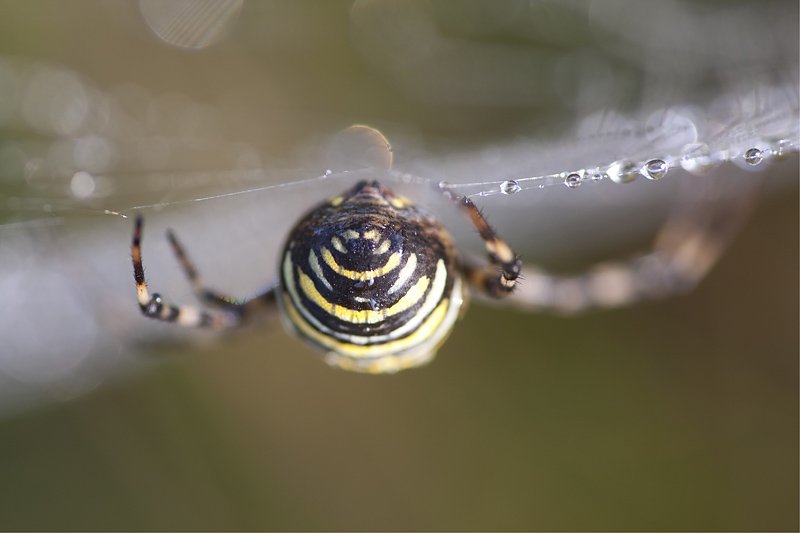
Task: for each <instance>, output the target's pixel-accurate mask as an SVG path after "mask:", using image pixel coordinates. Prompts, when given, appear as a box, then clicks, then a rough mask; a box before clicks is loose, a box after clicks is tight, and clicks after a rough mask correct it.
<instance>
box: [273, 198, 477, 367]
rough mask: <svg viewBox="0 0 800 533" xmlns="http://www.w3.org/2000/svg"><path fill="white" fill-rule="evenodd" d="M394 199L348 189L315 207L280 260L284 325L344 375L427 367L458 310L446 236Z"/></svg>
mask: <svg viewBox="0 0 800 533" xmlns="http://www.w3.org/2000/svg"><path fill="white" fill-rule="evenodd" d="M392 198H393V197H389V198H387V197H386V196H385V195H384V190H383V189H376V190H374V191H370V190H369V189H368V190H367V191H366V192H364V191H362V190H356V192H355V193H353V194H352V195H351V196H349V197H347V198H337V199H334V200H333V201H332V202H331V203H328V204H324V205H323V206H320V207H319V208H317V209H315V210H314V211H312V212H311V213H310V214H309V215H308V216H307V217H306V218H304V219H303V220H301V221H300V223H299V224H298V225H297V226H296V227H295V229H294V230H293V231H292V233H291V235H290V237H289V241H288V243H287V244H286V247H285V249H284V252H283V255H282V259H281V288H282V296H281V298H280V300H281V302H282V306H283V310H284V315H285V318H286V320H287V322H288V323H289V324H291V326H292V327H293V328H294V329H295V330H296V331H297V332H298V333H299V334H300V335H301V336H302V337H304V338H305V339H307V340H308V341H310V342H312V343H313V344H315V345H316V346H318V347H320V348H322V349H324V350H325V351H327V352H328V356H327V358H326V360H327V361H328V362H329V363H331V364H334V365H337V366H340V367H342V368H345V369H348V370H357V371H363V372H393V371H397V370H400V369H403V368H407V367H411V366H417V365H419V364H422V363H424V362H426V361H428V360H430V358H431V357H433V355H434V354H435V352H436V349H437V348H438V346H439V345H440V344H441V343H442V342H443V341H444V339H445V338H446V336H447V334H448V333H449V331H450V329H451V327H452V325H453V322H454V321H455V319H456V317H457V316H458V311H459V307H460V305H461V303H462V293H461V291H462V288H461V277H460V274H459V273H458V271H457V270H456V268H455V262H456V258H455V257H454V252H453V247H452V244H451V242H450V237H449V235H447V233H446V232H445V231H444V230H443V229H442V228H441V227H440V226H439V225H438V224H435V223H434V222H433V221H432V220H431V219H430V218H428V217H425V216H422V215H421V214H420V213H418V212H417V211H416V209H414V208H413V207H410V206H408V205H407V203H405V202H400V203H398V202H394V201H392ZM387 200H388V201H387Z"/></svg>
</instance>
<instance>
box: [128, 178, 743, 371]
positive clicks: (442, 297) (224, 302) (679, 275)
mask: <svg viewBox="0 0 800 533" xmlns="http://www.w3.org/2000/svg"><path fill="white" fill-rule="evenodd" d="M444 194H445V195H446V196H447V197H448V199H449V200H450V201H452V202H453V203H454V204H455V205H457V206H458V208H460V209H461V210H462V211H464V212H465V213H466V215H467V216H468V218H469V220H470V221H471V223H472V225H473V226H474V227H475V228H476V229H477V231H478V234H479V235H480V237H481V239H482V240H483V242H484V245H485V248H486V253H487V256H488V264H478V263H477V262H475V261H473V260H469V259H468V258H466V257H464V256H463V255H462V254H460V253H459V252H458V250H457V248H456V246H455V244H454V241H453V238H452V237H451V236H450V234H449V233H448V232H447V230H445V228H444V227H443V226H442V225H441V224H440V223H439V222H437V220H436V219H435V218H434V217H433V216H431V215H430V214H429V213H427V212H426V211H425V210H424V209H422V208H420V207H417V206H415V205H414V204H412V203H411V202H410V201H409V200H408V199H406V198H404V197H402V196H399V195H395V194H394V193H393V192H392V191H391V190H390V189H388V188H387V187H385V186H383V185H381V184H380V183H378V182H377V181H362V182H359V183H358V184H356V185H355V186H354V187H352V188H350V189H349V190H347V191H345V192H344V193H343V194H341V195H338V196H334V197H333V198H330V199H328V200H327V201H325V202H323V203H321V204H319V205H317V206H316V207H314V208H313V209H311V210H310V211H309V212H308V213H306V214H305V215H304V216H303V217H302V218H300V220H299V221H298V222H297V224H296V225H295V226H294V227H293V229H292V230H291V231H290V233H289V236H288V238H287V240H286V244H285V245H284V247H283V251H282V252H281V255H280V258H281V259H280V268H279V271H280V279H279V282H278V284H277V285H275V286H273V287H272V288H270V289H268V290H266V291H264V292H263V293H261V294H258V295H257V296H255V297H253V298H251V299H249V300H246V301H243V302H237V301H236V300H234V299H233V298H231V297H229V296H226V295H223V294H220V293H217V292H216V291H213V290H211V289H209V288H207V287H206V286H205V285H204V283H203V282H202V281H201V279H200V277H199V275H198V273H197V270H196V269H195V267H194V265H193V263H192V262H191V261H190V260H189V258H188V256H187V254H186V252H185V251H184V248H183V246H182V245H181V244H180V242H179V241H178V239H177V238H176V237H175V235H174V233H173V232H172V231H168V232H167V237H168V240H169V242H170V244H171V247H172V249H173V251H174V253H175V255H176V256H177V258H178V261H179V263H180V265H181V267H182V269H183V271H184V273H185V274H186V276H187V277H188V279H189V281H190V283H191V284H192V287H193V289H194V291H195V293H196V295H197V296H198V298H199V299H200V300H201V301H202V302H204V303H205V304H207V305H209V306H213V307H216V308H218V309H219V311H218V312H212V311H207V310H203V309H199V308H196V307H191V306H179V305H172V304H169V303H166V302H164V300H163V298H162V297H161V296H160V295H159V294H158V293H153V294H151V293H150V291H149V289H148V286H147V282H146V281H145V276H144V267H143V265H142V253H141V239H142V226H143V218H142V217H141V215H139V216H137V218H136V221H135V225H134V231H133V239H132V246H131V253H132V259H133V272H134V280H135V282H136V290H137V298H138V303H139V307H140V309H141V311H142V313H143V314H144V315H145V316H147V317H150V318H154V319H157V320H162V321H166V322H175V323H177V324H180V325H183V326H193V327H203V328H214V329H223V328H229V327H235V326H238V325H241V324H243V323H245V322H247V321H248V320H249V319H250V318H251V317H252V316H253V315H255V314H257V312H262V311H266V310H272V309H274V308H277V309H278V310H280V314H281V317H282V319H283V322H284V324H285V326H286V327H287V329H289V330H290V331H293V332H295V333H296V334H298V335H299V336H300V337H301V338H303V339H304V340H305V341H307V342H309V343H310V344H312V345H313V346H315V347H317V348H319V349H321V350H322V351H324V352H325V353H326V356H325V360H326V362H327V363H328V364H330V365H333V366H337V367H340V368H342V369H345V370H352V371H357V372H366V373H373V374H378V373H393V372H397V371H399V370H403V369H406V368H411V367H416V366H419V365H422V364H424V363H427V362H429V361H430V360H431V359H433V357H434V356H435V354H436V351H437V349H438V348H439V347H440V346H441V344H442V343H443V342H444V341H445V340H446V338H447V336H448V335H449V333H450V331H451V329H452V327H453V325H454V323H455V321H456V319H457V318H458V317H459V316H460V315H461V313H462V312H463V310H464V308H465V302H466V301H467V298H466V297H467V295H468V288H471V289H472V290H473V291H474V292H475V293H477V294H478V295H482V296H486V297H488V298H491V299H508V298H509V297H511V301H512V302H513V303H515V304H516V305H518V306H522V307H525V308H533V309H543V308H550V309H555V310H557V311H561V312H565V313H567V312H576V311H582V310H584V309H587V308H589V307H593V306H594V307H616V306H620V305H624V304H628V303H631V302H633V301H636V300H638V299H643V298H649V297H656V296H663V295H665V294H668V293H671V292H680V291H682V290H685V289H687V288H690V287H691V286H693V285H694V284H695V283H696V282H697V281H698V280H699V279H700V278H702V277H703V276H704V275H705V273H706V272H707V270H708V269H709V268H710V267H711V266H712V265H713V263H714V262H715V260H716V258H717V256H718V255H719V253H720V252H721V250H722V249H723V248H724V244H725V242H726V241H727V240H728V239H729V238H730V237H731V235H732V234H733V229H734V228H735V226H736V224H734V223H733V221H736V220H740V219H741V217H740V216H735V213H739V214H741V212H742V211H744V210H743V209H742V205H741V202H727V203H723V204H722V206H728V207H735V211H732V210H730V209H721V208H720V206H719V205H712V204H709V203H707V202H706V203H704V202H700V203H698V204H697V205H695V206H693V208H691V209H688V210H686V209H684V210H682V211H681V212H679V213H678V215H677V216H675V217H673V218H674V219H673V220H672V221H671V222H670V223H668V224H667V225H666V226H665V228H664V229H663V230H662V231H661V232H660V234H659V235H658V237H657V239H656V242H655V249H654V251H653V252H651V253H649V254H645V255H641V256H638V257H635V258H633V259H631V260H630V261H628V262H626V263H612V264H603V265H599V266H597V267H595V268H594V269H591V270H590V271H588V272H587V273H585V274H582V275H576V276H556V275H552V274H548V273H546V272H544V271H543V270H538V269H534V268H526V270H525V272H524V277H525V281H526V283H525V284H524V285H522V284H519V283H518V281H519V280H520V279H521V273H522V263H521V260H520V258H519V256H518V255H517V254H516V253H514V251H513V250H512V249H511V247H510V246H509V245H508V244H507V243H506V242H505V241H504V240H503V239H501V238H500V237H499V236H498V234H497V233H496V232H495V230H494V229H493V228H492V227H491V226H490V225H489V224H488V223H487V221H486V219H485V218H484V216H483V215H482V214H481V212H480V211H479V210H478V208H477V207H476V205H475V204H474V203H473V201H472V200H471V199H469V198H468V197H465V196H456V195H455V194H453V193H451V192H450V191H445V192H444ZM734 204H736V205H734ZM711 207H713V208H711ZM518 286H519V287H520V288H521V290H516V289H517V288H518Z"/></svg>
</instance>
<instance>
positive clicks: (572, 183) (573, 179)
mask: <svg viewBox="0 0 800 533" xmlns="http://www.w3.org/2000/svg"><path fill="white" fill-rule="evenodd" d="M580 184H581V177H580V175H578V174H575V173H574V172H573V173H572V174H569V175H568V176H567V177H566V178H564V185H566V186H567V187H568V188H570V189H576V188H578V187H579V186H580Z"/></svg>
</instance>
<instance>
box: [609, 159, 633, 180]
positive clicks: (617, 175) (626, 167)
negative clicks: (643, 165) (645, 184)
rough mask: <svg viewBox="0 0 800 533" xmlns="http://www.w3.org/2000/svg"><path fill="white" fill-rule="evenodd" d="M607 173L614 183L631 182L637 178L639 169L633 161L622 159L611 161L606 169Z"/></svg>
mask: <svg viewBox="0 0 800 533" xmlns="http://www.w3.org/2000/svg"><path fill="white" fill-rule="evenodd" d="M606 174H608V177H609V178H611V181H613V182H614V183H630V182H632V181H633V180H635V179H636V176H637V175H638V174H639V169H638V168H637V167H636V164H635V163H633V162H632V161H627V160H624V159H622V160H620V161H615V162H613V163H611V164H610V165H609V166H608V169H607V170H606Z"/></svg>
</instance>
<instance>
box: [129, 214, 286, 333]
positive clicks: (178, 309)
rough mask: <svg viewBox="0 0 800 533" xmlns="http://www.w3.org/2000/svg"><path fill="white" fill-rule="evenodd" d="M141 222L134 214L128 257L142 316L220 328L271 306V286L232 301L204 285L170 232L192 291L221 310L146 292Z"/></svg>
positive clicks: (273, 297) (194, 325)
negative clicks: (171, 301) (176, 302)
mask: <svg viewBox="0 0 800 533" xmlns="http://www.w3.org/2000/svg"><path fill="white" fill-rule="evenodd" d="M143 223H144V222H143V218H142V216H141V215H137V217H136V222H135V224H134V229H133V239H132V242H131V257H132V260H133V278H134V281H135V282H136V294H137V299H138V302H139V308H140V309H141V311H142V314H144V315H145V316H148V317H150V318H154V319H157V320H162V321H165V322H175V323H177V324H180V325H182V326H188V327H202V328H211V329H222V328H228V327H234V326H238V325H240V324H241V323H242V322H243V321H244V319H245V318H246V317H247V316H249V315H250V312H251V311H252V310H253V309H254V308H256V307H261V306H271V305H272V303H274V301H275V296H274V292H273V291H272V289H269V290H267V291H265V292H264V293H262V294H260V295H258V296H256V297H254V298H252V299H250V300H247V301H245V302H243V303H236V302H234V301H233V300H232V299H230V298H227V297H225V296H222V295H219V294H217V293H215V292H213V291H210V290H207V289H205V287H204V286H203V285H202V283H201V282H200V279H199V277H198V276H197V271H196V270H195V269H194V266H193V265H192V263H191V262H190V261H189V259H188V257H187V256H186V254H185V252H184V250H183V248H182V247H181V246H180V244H179V243H178V241H177V239H175V237H174V235H172V234H171V232H170V233H169V234H168V236H169V239H170V243H171V244H172V246H173V250H174V251H175V253H176V255H177V256H178V260H179V261H180V263H181V266H182V267H183V269H184V272H186V274H187V276H188V277H189V279H190V281H191V282H192V285H193V286H194V288H195V292H197V293H198V296H200V298H201V300H203V301H204V302H206V303H209V304H213V305H217V306H219V307H221V308H222V310H221V311H220V312H216V313H210V312H208V311H205V310H203V309H198V308H196V307H192V306H184V305H173V304H168V303H165V302H164V300H163V299H162V297H161V295H160V294H158V293H153V294H150V291H149V289H148V287H147V281H146V280H145V277H144V266H143V265H142V248H141V242H142V226H143Z"/></svg>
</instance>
